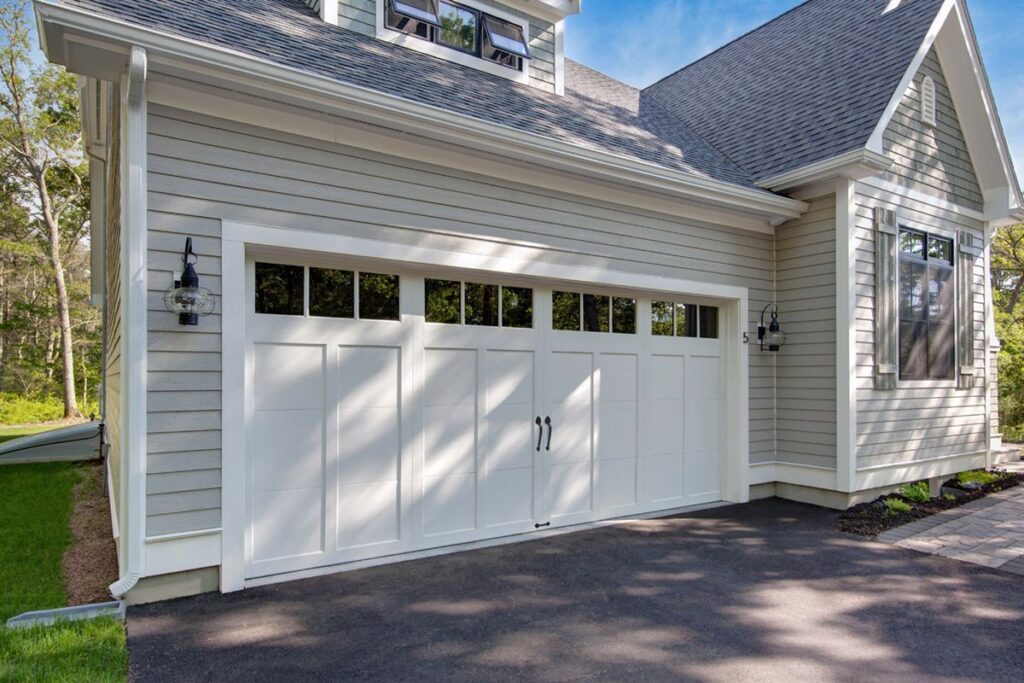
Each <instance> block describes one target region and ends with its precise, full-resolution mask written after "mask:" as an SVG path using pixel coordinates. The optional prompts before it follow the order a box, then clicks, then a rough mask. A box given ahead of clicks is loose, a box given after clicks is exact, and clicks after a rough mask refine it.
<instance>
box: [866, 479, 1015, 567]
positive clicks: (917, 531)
mask: <svg viewBox="0 0 1024 683" xmlns="http://www.w3.org/2000/svg"><path fill="white" fill-rule="evenodd" d="M878 540H879V541H882V542H883V543H891V544H893V545H896V546H899V547H901V548H909V549H911V550H917V551H919V552H923V553H928V554H931V555H940V556H942V557H949V558H952V559H955V560H961V561H963V562H970V563H972V564H977V565H981V566H983V567H990V568H993V569H1000V570H1003V571H1008V572H1012V573H1015V574H1020V575H1022V576H1024V486H1017V487H1015V488H1012V489H1007V490H1006V491H1000V492H999V493H993V494H991V495H988V496H985V497H984V498H980V499H978V500H974V501H971V502H970V503H967V504H966V505H962V506H960V507H957V508H952V509H950V510H943V511H942V512H940V513H938V514H935V515H932V516H931V517H926V518H924V519H919V520H917V521H916V522H911V523H910V524H905V525H903V526H901V527H898V528H896V529H891V530H889V531H886V532H884V533H882V534H879V536H878Z"/></svg>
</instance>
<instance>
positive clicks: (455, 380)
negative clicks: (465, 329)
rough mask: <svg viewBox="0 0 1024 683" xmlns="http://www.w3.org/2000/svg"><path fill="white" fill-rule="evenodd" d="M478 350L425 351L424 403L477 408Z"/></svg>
mask: <svg viewBox="0 0 1024 683" xmlns="http://www.w3.org/2000/svg"><path fill="white" fill-rule="evenodd" d="M476 353H477V352H476V351H475V350H473V349H459V350H449V349H426V351H425V352H424V361H425V367H424V381H423V402H424V405H426V406H427V407H432V406H466V407H472V408H473V409H474V410H475V409H476V392H477V386H476Z"/></svg>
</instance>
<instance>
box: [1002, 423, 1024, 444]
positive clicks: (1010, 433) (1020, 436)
mask: <svg viewBox="0 0 1024 683" xmlns="http://www.w3.org/2000/svg"><path fill="white" fill-rule="evenodd" d="M1002 432H1003V441H1006V442H1008V443H1024V426H1018V427H1003V428H1002Z"/></svg>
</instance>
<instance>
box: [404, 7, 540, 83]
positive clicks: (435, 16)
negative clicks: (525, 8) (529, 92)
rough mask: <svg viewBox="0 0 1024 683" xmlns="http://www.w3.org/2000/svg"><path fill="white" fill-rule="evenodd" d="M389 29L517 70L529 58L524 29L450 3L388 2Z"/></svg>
mask: <svg viewBox="0 0 1024 683" xmlns="http://www.w3.org/2000/svg"><path fill="white" fill-rule="evenodd" d="M387 3H388V4H387V8H386V12H385V24H386V25H387V27H388V28H390V29H392V30H395V31H401V32H402V33H406V34H408V35H411V36H416V37H417V38H421V39H423V40H426V41H429V42H431V43H437V44H438V45H444V46H445V47H449V48H451V49H453V50H458V51H459V52H465V53H466V54H470V55H473V56H474V57H479V58H481V59H485V60H487V61H490V62H494V63H496V64H501V65H502V66H506V67H509V68H510V69H514V70H516V71H522V70H523V60H525V59H529V58H530V49H529V47H528V46H527V44H526V37H525V35H524V32H523V27H522V26H520V25H519V24H515V23H512V22H509V21H505V20H503V19H499V18H497V17H493V16H491V15H489V14H485V13H483V12H480V11H479V10H476V9H473V8H472V7H467V6H466V5H461V4H459V3H457V2H451V1H450V0H387Z"/></svg>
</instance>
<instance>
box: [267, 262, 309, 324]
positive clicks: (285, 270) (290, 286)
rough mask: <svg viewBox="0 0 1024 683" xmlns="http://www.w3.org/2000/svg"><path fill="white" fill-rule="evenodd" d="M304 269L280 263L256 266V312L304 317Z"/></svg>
mask: <svg viewBox="0 0 1024 683" xmlns="http://www.w3.org/2000/svg"><path fill="white" fill-rule="evenodd" d="M303 280H304V275H303V268H302V266H286V265H281V264H278V263H257V264H256V312H257V313H263V314H265V315H303V314H304V313H305V311H304V310H303V301H302V298H303V286H304V285H303Z"/></svg>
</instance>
